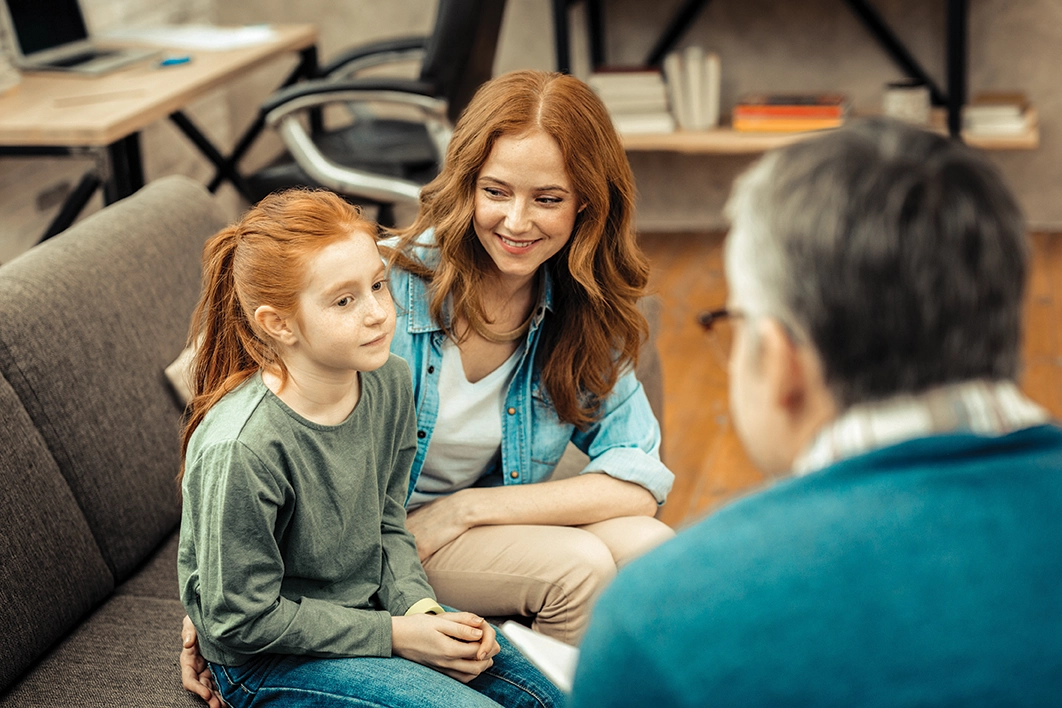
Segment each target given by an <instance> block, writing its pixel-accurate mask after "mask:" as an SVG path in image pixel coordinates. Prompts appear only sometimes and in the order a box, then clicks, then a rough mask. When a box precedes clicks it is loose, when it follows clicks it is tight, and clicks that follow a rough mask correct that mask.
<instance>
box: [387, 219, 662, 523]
mask: <svg viewBox="0 0 1062 708" xmlns="http://www.w3.org/2000/svg"><path fill="white" fill-rule="evenodd" d="M425 236H427V234H426V235H425ZM422 238H423V237H422ZM435 254H436V251H434V250H431V249H424V250H423V251H421V252H419V253H418V254H417V255H418V256H419V257H421V258H422V259H424V260H425V261H427V262H429V264H430V259H431V257H432V256H434V255H435ZM542 272H543V273H544V274H545V277H544V278H543V286H542V288H541V289H540V293H541V294H540V296H539V303H538V307H537V309H536V311H535V316H534V319H532V321H531V328H530V330H529V331H528V333H527V341H526V342H525V345H524V349H523V353H522V354H521V357H520V362H519V363H518V364H517V367H516V370H515V371H514V372H513V377H512V380H511V382H510V383H509V389H508V391H507V392H506V395H505V406H504V409H503V411H504V412H503V415H502V446H501V468H500V469H499V470H496V471H495V472H494V473H492V474H490V475H488V476H487V477H486V478H484V480H483V481H481V483H480V486H482V485H483V484H487V485H498V484H509V485H512V484H532V483H534V482H541V481H544V480H545V479H547V478H548V477H549V476H550V474H552V473H553V468H554V467H556V465H557V462H558V461H559V460H560V458H561V455H562V454H563V453H564V449H565V447H566V446H567V444H568V441H569V440H570V441H571V442H573V443H575V446H576V447H578V448H579V449H580V450H582V451H583V452H584V453H586V454H587V455H588V456H589V457H590V462H589V464H587V465H586V467H585V468H583V470H582V472H581V473H580V474H585V473H587V472H605V473H607V474H608V475H610V476H612V477H615V478H616V479H622V480H626V481H628V482H634V483H635V484H639V485H641V486H643V487H645V488H646V489H648V490H649V491H650V492H651V493H652V495H653V496H654V497H656V501H657V503H658V504H663V503H664V500H665V499H666V498H667V493H668V492H669V491H670V490H671V485H672V483H673V482H674V475H673V474H672V473H671V471H670V470H669V469H668V468H667V467H665V466H664V464H663V463H662V462H661V461H660V425H659V423H657V420H656V417H655V416H654V415H653V411H652V409H651V408H650V407H649V400H648V399H647V398H646V396H645V390H644V389H643V388H642V385H641V384H640V383H639V382H638V379H637V378H635V375H634V371H633V370H628V371H627V372H626V373H624V374H622V375H621V376H620V378H619V380H618V381H617V382H616V386H615V387H614V388H613V390H612V393H611V394H610V395H609V396H608V398H606V399H605V401H604V403H603V405H602V407H601V411H600V412H601V416H600V418H599V419H598V420H597V421H596V422H595V423H593V424H591V425H590V426H589V427H588V428H587V429H586V430H585V431H580V430H578V429H577V428H576V427H575V426H573V425H571V424H569V423H565V422H562V421H561V420H560V419H559V418H558V417H557V413H556V411H554V409H553V405H552V403H551V402H550V400H549V396H548V394H547V392H546V388H545V386H543V385H541V384H540V382H539V375H540V373H541V372H540V371H538V370H537V369H536V368H534V364H533V362H534V361H535V350H536V348H537V347H538V342H539V339H540V336H539V334H540V332H541V327H542V323H543V320H544V319H545V318H546V317H548V313H549V312H550V311H551V308H552V303H553V293H552V282H551V280H550V278H549V273H548V271H546V270H545V269H543V271H542ZM390 284H391V292H392V295H393V296H394V301H395V309H396V310H397V312H398V321H397V323H396V326H395V336H394V340H393V341H392V342H391V351H392V352H393V353H395V354H397V355H399V356H401V357H402V358H403V359H405V360H406V361H407V362H409V367H410V369H411V370H412V372H413V396H414V400H415V401H416V408H417V455H416V458H415V459H414V460H413V469H412V470H411V471H410V477H409V494H412V493H413V488H414V487H415V486H416V484H417V478H418V477H420V471H421V469H422V468H423V467H424V456H425V454H426V453H427V451H428V445H429V443H431V436H432V431H433V430H434V429H435V421H436V419H437V418H438V414H439V388H438V383H439V371H440V367H441V366H442V344H443V341H444V340H445V338H446V334H445V333H444V332H443V330H442V328H441V327H440V326H439V325H437V324H436V323H435V322H434V321H433V320H432V317H431V313H430V311H429V302H430V296H429V294H428V287H427V283H425V282H424V281H423V280H421V279H420V278H418V277H416V276H414V275H411V274H410V273H408V272H406V271H404V270H402V269H400V268H397V267H395V268H392V270H391V279H390ZM406 500H407V501H408V500H409V496H408V494H407V497H406Z"/></svg>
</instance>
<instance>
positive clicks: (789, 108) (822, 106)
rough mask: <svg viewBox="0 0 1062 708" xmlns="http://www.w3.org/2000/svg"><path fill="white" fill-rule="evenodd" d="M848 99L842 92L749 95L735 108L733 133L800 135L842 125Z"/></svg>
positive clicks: (846, 112) (845, 115)
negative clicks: (806, 131) (794, 133)
mask: <svg viewBox="0 0 1062 708" xmlns="http://www.w3.org/2000/svg"><path fill="white" fill-rule="evenodd" d="M847 115H848V97H847V96H845V95H844V94H842V93H815V94H763V93H761V94H750V95H747V96H744V97H742V98H741V100H739V101H738V103H737V105H736V106H734V116H733V118H734V121H733V122H734V130H741V131H750V132H784V133H788V132H799V131H803V130H825V129H827V128H839V127H841V126H842V125H844V120H845V118H846V117H847Z"/></svg>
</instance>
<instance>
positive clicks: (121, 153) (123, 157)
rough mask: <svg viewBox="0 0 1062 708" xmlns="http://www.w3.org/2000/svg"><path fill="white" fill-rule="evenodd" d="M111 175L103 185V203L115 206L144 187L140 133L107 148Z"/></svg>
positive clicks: (128, 136)
mask: <svg viewBox="0 0 1062 708" xmlns="http://www.w3.org/2000/svg"><path fill="white" fill-rule="evenodd" d="M107 161H108V163H109V168H110V170H109V174H108V175H107V179H106V181H105V182H104V183H103V201H104V203H106V204H113V203H114V202H116V201H118V200H119V199H124V198H125V197H128V196H129V195H130V194H132V193H133V192H135V191H136V190H138V189H140V188H141V187H143V186H144V165H143V162H142V161H141V158H140V133H132V134H130V135H127V136H126V137H124V138H122V139H121V140H116V141H115V142H113V143H111V144H110V145H108V146H107Z"/></svg>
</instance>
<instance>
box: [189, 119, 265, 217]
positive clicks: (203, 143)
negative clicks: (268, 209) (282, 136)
mask: <svg viewBox="0 0 1062 708" xmlns="http://www.w3.org/2000/svg"><path fill="white" fill-rule="evenodd" d="M170 120H171V121H173V123H174V125H176V126H177V127H178V128H180V129H181V132H182V133H184V134H185V137H187V138H188V139H189V140H191V141H192V143H193V144H194V145H195V146H196V147H197V148H199V152H201V153H203V156H204V157H206V158H207V159H208V160H210V162H212V163H213V164H214V166H215V167H216V168H217V170H218V173H219V174H220V175H221V176H222V177H223V178H225V179H227V180H229V181H230V182H232V186H234V187H235V188H236V189H237V190H238V191H239V193H240V195H241V196H242V197H243V198H244V199H246V200H247V201H249V202H253V201H254V200H253V199H251V189H250V188H249V187H248V186H247V183H246V182H245V181H244V179H243V176H242V175H240V173H239V172H237V171H236V167H235V165H234V163H232V162H230V161H229V160H226V159H225V157H224V156H223V155H222V154H221V153H220V152H218V149H217V148H216V147H214V144H213V143H211V142H210V141H209V140H207V137H206V136H205V135H203V133H202V132H200V130H199V128H197V127H196V126H195V123H193V122H192V121H190V120H189V119H188V116H186V115H185V114H184V113H182V112H181V111H174V112H173V113H171V114H170Z"/></svg>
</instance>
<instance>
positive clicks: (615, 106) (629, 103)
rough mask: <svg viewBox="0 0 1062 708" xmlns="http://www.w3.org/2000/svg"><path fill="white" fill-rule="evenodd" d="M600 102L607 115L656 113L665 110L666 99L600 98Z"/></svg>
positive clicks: (662, 97)
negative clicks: (606, 110) (603, 105)
mask: <svg viewBox="0 0 1062 708" xmlns="http://www.w3.org/2000/svg"><path fill="white" fill-rule="evenodd" d="M601 100H602V102H603V103H604V104H605V108H607V109H608V112H609V113H656V112H658V111H666V110H667V98H666V97H664V96H658V97H649V98H643V97H640V96H624V97H622V98H604V97H602V99H601Z"/></svg>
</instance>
